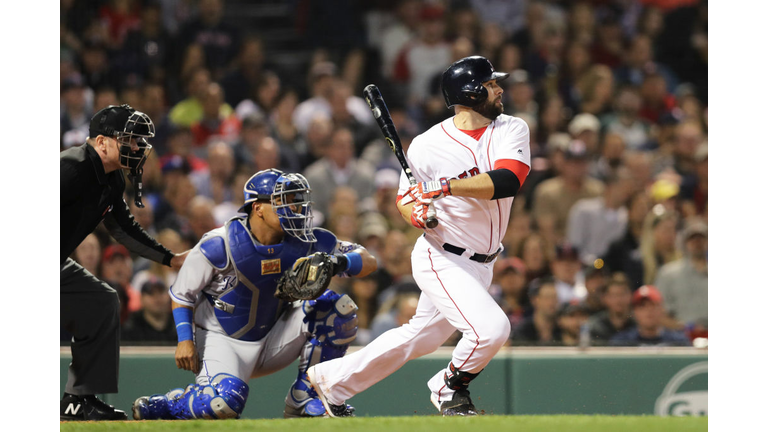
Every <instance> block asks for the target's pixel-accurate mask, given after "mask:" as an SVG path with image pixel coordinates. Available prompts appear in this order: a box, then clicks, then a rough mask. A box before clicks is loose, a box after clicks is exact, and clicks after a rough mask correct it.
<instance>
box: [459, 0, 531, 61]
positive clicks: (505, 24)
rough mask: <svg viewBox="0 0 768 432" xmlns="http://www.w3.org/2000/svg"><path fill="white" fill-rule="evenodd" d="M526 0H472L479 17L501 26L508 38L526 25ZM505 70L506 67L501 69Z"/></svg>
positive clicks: (473, 7)
mask: <svg viewBox="0 0 768 432" xmlns="http://www.w3.org/2000/svg"><path fill="white" fill-rule="evenodd" d="M527 3H528V2H527V1H525V0H470V1H469V4H470V5H471V6H472V9H474V10H475V11H476V12H477V14H478V15H479V18H480V19H481V20H482V22H484V23H493V24H496V25H498V26H500V28H499V30H500V31H501V32H502V37H504V38H507V37H510V36H512V35H513V34H515V33H516V32H517V31H519V30H521V29H522V28H523V27H525V9H526V7H527V6H528V5H527ZM494 64H495V63H494ZM500 70H505V69H500Z"/></svg>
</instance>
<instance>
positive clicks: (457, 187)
mask: <svg viewBox="0 0 768 432" xmlns="http://www.w3.org/2000/svg"><path fill="white" fill-rule="evenodd" d="M450 182H451V195H453V196H460V197H466V198H477V199H484V200H490V199H491V198H493V192H494V186H493V180H491V176H489V175H488V173H482V174H479V175H476V176H474V177H469V178H464V179H453V180H450Z"/></svg>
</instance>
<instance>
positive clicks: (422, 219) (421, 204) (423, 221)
mask: <svg viewBox="0 0 768 432" xmlns="http://www.w3.org/2000/svg"><path fill="white" fill-rule="evenodd" d="M431 203H432V200H426V201H424V200H416V203H415V204H414V205H413V208H412V209H411V225H413V226H415V227H416V228H419V229H425V228H427V212H428V211H429V205H430V204H431Z"/></svg>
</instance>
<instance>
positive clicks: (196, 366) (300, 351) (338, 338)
mask: <svg viewBox="0 0 768 432" xmlns="http://www.w3.org/2000/svg"><path fill="white" fill-rule="evenodd" d="M244 194H245V204H244V205H243V207H242V208H241V209H240V210H241V211H242V212H245V213H247V214H248V216H247V217H235V218H232V219H230V220H229V221H228V222H227V223H226V224H225V225H224V226H223V227H221V228H217V229H214V230H212V231H210V232H208V233H207V234H205V235H204V236H203V238H202V239H201V240H200V242H199V243H198V244H197V245H196V246H195V247H194V248H193V249H192V251H191V252H190V254H189V256H188V257H187V260H186V262H185V264H184V266H182V268H181V270H180V272H179V275H178V277H177V278H176V282H175V283H174V285H173V286H172V287H171V289H170V294H171V298H172V300H173V316H174V320H175V322H176V329H177V333H178V337H179V343H178V346H177V348H176V365H177V367H179V368H181V369H186V370H189V371H192V372H194V373H195V374H197V378H196V383H194V384H190V385H189V386H188V387H187V388H186V389H176V390H172V391H171V392H169V393H167V394H165V395H153V396H151V397H146V396H145V397H140V398H138V399H137V400H136V401H135V402H134V405H133V415H134V418H136V419H142V420H146V419H192V418H233V417H239V415H240V414H241V413H242V411H243V409H244V407H245V402H246V400H247V398H248V392H249V388H248V384H247V382H248V380H249V379H250V378H256V377H259V376H264V375H268V374H271V373H273V372H276V371H278V370H280V369H282V368H284V367H286V366H288V365H289V364H291V363H292V362H293V361H294V360H296V358H299V357H300V364H299V373H298V378H297V379H296V381H295V382H294V383H293V385H292V386H291V388H290V390H289V392H288V395H287V397H286V399H285V404H286V406H285V412H284V415H285V417H314V416H326V411H325V408H324V406H323V404H322V402H321V401H320V400H318V399H317V396H316V393H315V392H314V390H312V389H311V387H310V386H309V383H308V382H307V381H306V379H305V377H306V370H307V368H308V367H309V366H311V365H313V364H315V363H318V362H321V361H325V360H328V359H332V358H336V357H340V356H343V355H344V353H345V352H346V350H347V348H348V346H349V343H350V342H351V341H352V340H353V339H354V338H355V335H356V333H357V315H356V314H355V311H356V309H357V306H356V305H355V304H354V302H353V301H352V299H350V298H349V296H347V295H343V296H342V295H339V294H336V293H335V292H333V291H331V290H325V288H324V286H326V285H323V286H321V287H320V288H319V290H318V292H322V290H325V292H324V293H323V294H322V295H321V296H320V297H319V298H317V299H316V300H311V301H290V300H292V298H290V297H289V298H288V299H287V300H288V301H283V296H282V293H278V296H277V297H276V295H275V291H276V289H277V288H278V287H282V285H281V284H282V282H280V281H281V280H284V279H281V276H282V275H283V274H284V273H286V272H287V271H288V270H290V269H291V268H292V267H293V265H294V263H295V262H297V260H298V261H303V257H307V256H310V255H313V254H316V252H318V251H319V252H322V253H324V254H328V256H324V257H325V258H327V259H328V260H329V261H328V262H329V263H331V266H328V267H326V268H327V269H328V270H327V272H328V273H327V274H328V279H324V280H329V278H330V277H331V276H332V275H341V276H365V275H367V274H369V273H371V272H372V271H374V270H375V269H376V259H375V258H374V257H373V256H371V255H370V254H369V253H368V252H367V251H366V250H365V249H364V248H363V247H362V246H360V245H357V244H352V243H348V242H344V241H339V240H337V239H336V237H335V236H334V235H333V234H332V233H331V232H330V231H327V230H323V229H318V228H314V229H313V228H311V219H312V218H311V202H310V189H309V184H308V183H307V180H306V179H305V178H304V177H303V176H301V175H300V174H288V173H283V172H281V171H278V170H274V169H269V170H264V171H260V172H258V173H256V174H255V175H254V176H253V177H251V178H250V179H249V180H248V182H247V183H246V184H245V187H244ZM314 271H316V272H315V273H314V274H312V272H314ZM321 271H326V270H324V269H320V268H314V269H310V270H309V273H310V274H312V275H311V276H308V279H311V280H317V279H319V275H318V273H320V272H321ZM278 297H279V298H278ZM313 297H314V296H313ZM193 326H194V327H195V331H194V334H193V330H192V329H193ZM344 410H345V413H346V414H347V415H351V411H352V408H351V407H348V406H345V407H344Z"/></svg>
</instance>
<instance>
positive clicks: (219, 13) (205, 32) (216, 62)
mask: <svg viewBox="0 0 768 432" xmlns="http://www.w3.org/2000/svg"><path fill="white" fill-rule="evenodd" d="M198 11H199V13H198V16H197V18H196V19H194V20H193V21H191V22H188V23H186V24H185V25H184V26H183V27H182V28H181V30H180V32H179V37H178V40H179V41H180V42H181V43H182V44H191V43H196V44H200V45H201V46H202V47H203V49H204V50H205V59H206V64H207V67H208V69H210V70H211V71H212V72H213V75H214V77H215V79H216V80H218V79H220V78H222V76H223V74H224V70H225V69H226V68H227V67H228V66H229V64H230V62H231V61H232V60H234V58H235V56H236V55H237V52H238V50H239V49H240V31H239V30H238V29H237V28H235V27H233V26H231V25H229V24H227V23H226V22H225V21H224V20H223V19H222V18H223V15H224V0H200V2H199V4H198ZM184 48H186V47H185V46H182V51H183V49H184Z"/></svg>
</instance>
